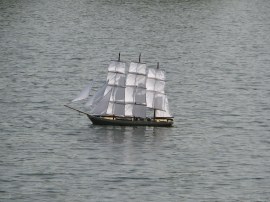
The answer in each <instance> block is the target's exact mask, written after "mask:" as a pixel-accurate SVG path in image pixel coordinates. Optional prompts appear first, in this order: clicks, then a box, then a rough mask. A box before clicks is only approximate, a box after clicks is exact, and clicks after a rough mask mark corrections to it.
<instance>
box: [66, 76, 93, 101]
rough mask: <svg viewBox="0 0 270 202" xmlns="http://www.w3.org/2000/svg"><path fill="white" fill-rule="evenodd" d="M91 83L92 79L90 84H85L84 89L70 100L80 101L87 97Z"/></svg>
mask: <svg viewBox="0 0 270 202" xmlns="http://www.w3.org/2000/svg"><path fill="white" fill-rule="evenodd" d="M92 85H93V81H92V82H91V83H90V84H88V85H87V86H85V87H84V89H83V90H82V91H81V92H80V93H79V94H78V95H77V97H76V98H75V99H73V100H72V101H71V102H77V101H81V100H84V99H86V98H88V97H89V94H90V91H91V88H92Z"/></svg>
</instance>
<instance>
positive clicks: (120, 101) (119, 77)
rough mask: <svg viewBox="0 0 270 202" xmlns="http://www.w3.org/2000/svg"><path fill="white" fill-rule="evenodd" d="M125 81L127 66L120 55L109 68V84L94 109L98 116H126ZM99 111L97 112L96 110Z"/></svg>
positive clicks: (93, 111)
mask: <svg viewBox="0 0 270 202" xmlns="http://www.w3.org/2000/svg"><path fill="white" fill-rule="evenodd" d="M125 80H126V64H125V63H124V62H121V61H120V53H119V56H118V60H117V61H111V62H110V64H109V67H108V74H107V83H106V85H105V86H104V90H102V91H101V94H102V95H101V96H102V97H101V99H98V100H97V101H98V102H96V105H95V106H94V107H93V109H92V113H95V114H97V115H113V116H114V115H116V116H124V111H125ZM95 109H97V110H95Z"/></svg>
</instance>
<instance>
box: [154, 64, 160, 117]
mask: <svg viewBox="0 0 270 202" xmlns="http://www.w3.org/2000/svg"><path fill="white" fill-rule="evenodd" d="M157 69H159V62H158V63H157ZM155 119H156V109H154V120H155Z"/></svg>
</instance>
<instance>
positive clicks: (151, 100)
mask: <svg viewBox="0 0 270 202" xmlns="http://www.w3.org/2000/svg"><path fill="white" fill-rule="evenodd" d="M146 103H147V107H148V108H150V109H154V118H156V117H157V116H158V115H157V110H164V109H165V104H164V103H165V72H164V71H163V70H160V69H159V63H158V64H157V68H149V69H148V74H147V81H146Z"/></svg>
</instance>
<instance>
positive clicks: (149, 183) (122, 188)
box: [0, 0, 270, 202]
mask: <svg viewBox="0 0 270 202" xmlns="http://www.w3.org/2000/svg"><path fill="white" fill-rule="evenodd" d="M118 52H121V56H122V57H121V58H122V60H125V61H137V60H138V55H139V53H142V61H143V62H146V63H147V64H149V65H148V66H149V67H151V66H152V67H154V66H155V65H156V62H160V68H162V69H164V70H166V72H167V84H166V91H167V94H168V96H169V103H170V108H171V110H172V111H173V114H174V116H175V126H174V127H172V128H151V127H110V126H108V127H103V126H93V125H91V123H90V121H89V120H88V118H87V117H86V116H83V115H81V114H78V113H76V112H73V111H70V110H69V109H67V108H65V107H64V106H63V105H64V104H66V103H68V102H69V101H70V100H71V99H73V98H74V97H75V96H76V95H77V93H78V91H80V90H81V89H82V88H83V86H84V85H85V84H87V83H89V80H91V79H93V78H98V80H104V79H105V76H106V71H107V65H108V64H109V62H110V60H112V59H117V57H118ZM0 72H1V74H0V92H1V94H0V201H3V202H9V201H20V202H22V201H23V202H30V201H44V202H45V201H59V202H60V201H61V202H62V201H70V202H75V201H78V202H84V201H85V202H88V201H110V202H112V201H155V202H157V201H160V202H163V201H270V140H269V136H270V1H268V0H226V1H221V0H182V1H181V0H167V1H165V0H160V1H158V0H153V1H147V0H139V1H131V0H113V1H105V0H103V1H93V0H78V1H72V0H58V1H53V0H46V1H45V0H43V1H42V0H35V1H33V0H21V1H19V0H9V1H8V0H2V1H0Z"/></svg>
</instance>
